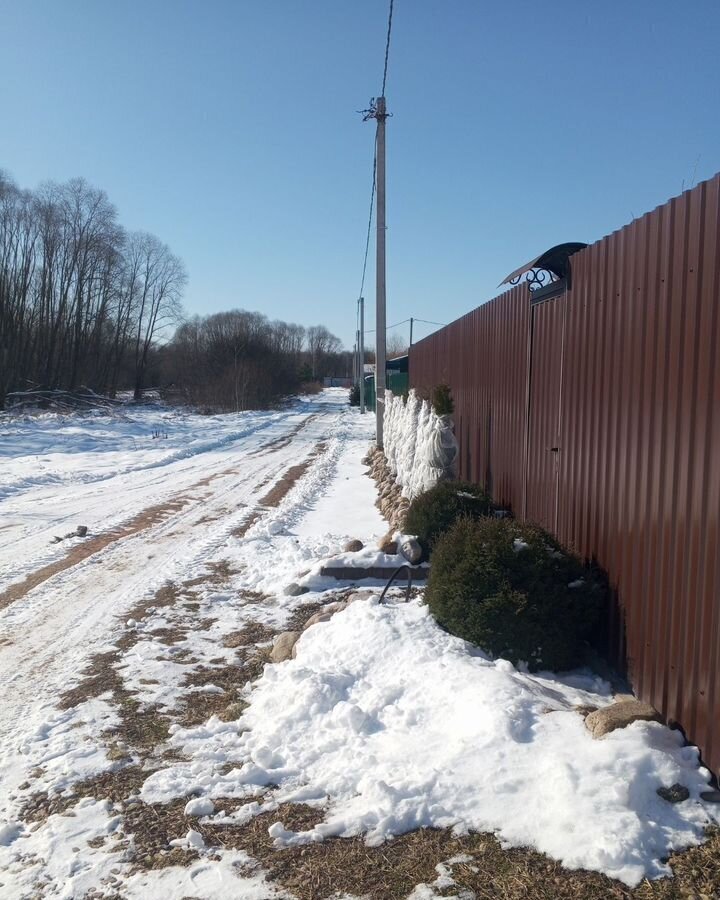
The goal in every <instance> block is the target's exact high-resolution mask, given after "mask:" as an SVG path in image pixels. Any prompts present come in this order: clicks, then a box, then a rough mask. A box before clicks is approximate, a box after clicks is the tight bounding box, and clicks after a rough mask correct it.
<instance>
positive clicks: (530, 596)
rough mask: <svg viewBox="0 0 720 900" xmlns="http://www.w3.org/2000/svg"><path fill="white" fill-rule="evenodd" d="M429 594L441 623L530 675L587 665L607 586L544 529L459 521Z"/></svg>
mask: <svg viewBox="0 0 720 900" xmlns="http://www.w3.org/2000/svg"><path fill="white" fill-rule="evenodd" d="M425 597H426V601H427V604H428V606H429V607H430V610H431V611H432V613H433V615H434V616H435V618H436V620H437V622H438V624H440V625H441V626H442V627H443V628H445V629H446V630H447V631H449V632H450V633H451V634H455V635H457V636H458V637H462V638H465V640H468V641H472V643H473V644H477V645H478V646H479V647H481V648H482V649H483V650H485V651H487V652H489V653H490V654H492V655H493V656H496V657H503V658H504V659H509V660H511V661H512V662H513V663H517V662H519V661H524V662H526V663H527V664H528V667H529V668H530V670H531V671H534V670H536V669H551V670H554V671H559V670H563V669H568V668H572V667H573V666H576V665H578V664H580V663H581V662H582V659H583V655H584V652H585V649H586V648H585V643H584V642H585V639H586V638H587V637H588V636H589V635H590V633H591V632H592V630H593V628H594V627H595V626H596V624H597V622H598V619H599V616H600V612H601V609H602V605H603V602H604V599H605V591H604V586H603V584H602V582H601V581H600V580H599V578H598V577H597V576H596V575H595V574H594V573H593V572H591V571H590V570H588V569H587V568H585V567H584V566H583V565H582V564H581V562H580V561H579V560H578V559H576V558H575V557H574V556H572V555H571V554H569V553H568V552H567V551H566V550H564V549H563V548H562V547H561V546H560V544H558V542H557V541H556V540H555V539H554V538H553V537H552V536H551V535H550V534H548V533H547V532H546V531H543V529H542V528H538V527H536V526H533V525H526V524H523V523H520V522H517V521H513V520H509V519H491V518H485V519H477V520H473V519H469V518H465V519H460V520H459V521H458V522H456V523H455V525H454V526H453V527H452V528H451V529H450V530H449V531H448V532H447V533H446V534H444V535H443V536H442V538H441V539H440V540H439V541H438V542H437V545H436V546H435V549H434V551H433V556H432V571H431V573H430V578H429V581H428V586H427V590H426V592H425Z"/></svg>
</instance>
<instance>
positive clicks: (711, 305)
mask: <svg viewBox="0 0 720 900" xmlns="http://www.w3.org/2000/svg"><path fill="white" fill-rule="evenodd" d="M719 241H720V175H718V176H716V177H715V178H713V179H712V180H711V181H708V182H704V183H702V184H700V185H698V186H697V187H696V188H694V189H693V190H692V191H688V192H686V193H684V194H683V195H682V196H681V197H677V198H675V199H673V200H671V201H670V202H669V203H667V204H666V205H664V206H662V207H659V208H658V209H656V210H654V211H653V212H651V213H648V214H647V215H645V216H643V217H642V218H641V219H637V220H635V221H634V222H632V224H630V225H628V226H627V227H625V228H623V229H621V230H620V231H617V232H615V233H613V234H611V235H609V236H608V237H606V238H604V239H602V240H600V241H598V242H597V243H595V244H593V245H592V246H590V247H588V248H587V249H585V250H582V251H580V252H579V253H577V254H575V255H574V256H573V257H572V259H571V265H572V282H571V285H572V286H571V289H569V290H567V291H565V292H563V293H561V294H560V295H559V296H557V297H556V298H554V299H551V300H547V301H546V302H543V303H538V304H533V305H531V303H530V294H529V292H528V290H527V287H526V286H525V285H522V284H521V285H519V286H518V287H515V288H513V289H512V290H510V291H508V292H507V293H506V294H503V295H502V296H500V297H498V298H496V299H495V300H492V301H490V302H489V303H487V304H485V305H484V306H481V307H479V308H478V309H476V310H473V311H472V312H471V313H468V315H466V316H464V317H463V318H461V319H458V320H457V321H456V322H453V323H452V324H451V325H448V326H447V327H446V328H443V329H442V330H441V331H438V332H436V333H435V334H433V335H431V336H430V337H428V338H426V339H425V340H423V341H421V342H420V343H418V344H416V345H415V346H413V347H412V348H411V352H410V383H411V385H412V386H413V387H416V388H419V389H421V390H425V391H429V390H430V389H432V387H434V386H435V385H436V384H439V383H443V382H444V383H447V384H449V385H450V387H451V388H452V392H453V398H454V401H455V423H456V433H457V438H458V443H459V445H460V456H459V467H460V471H459V474H460V476H461V477H463V478H468V479H471V480H473V481H476V482H480V483H482V484H485V485H486V486H487V487H488V488H489V489H490V491H491V492H492V494H493V496H494V498H495V499H496V500H497V501H498V502H499V503H503V504H507V505H509V506H510V507H511V508H512V509H513V511H514V512H515V513H516V515H518V516H520V517H527V518H528V519H531V520H533V521H538V522H540V523H541V524H543V525H544V526H545V527H547V528H549V529H550V530H552V531H554V532H555V533H556V534H557V535H558V537H559V538H560V540H561V541H563V542H564V543H565V544H567V545H569V546H571V547H573V548H574V549H575V550H576V551H577V552H578V553H580V554H582V555H583V556H584V557H586V558H587V559H594V560H596V561H597V562H598V563H599V565H600V566H602V568H603V569H605V570H606V571H607V573H608V575H609V578H610V583H611V586H612V587H613V590H614V593H615V596H616V599H617V615H616V618H615V620H614V622H613V625H612V632H613V636H614V643H613V650H614V653H615V655H616V658H617V659H618V661H621V660H622V659H624V658H625V657H626V659H627V668H628V674H629V677H630V680H631V682H632V684H633V687H634V689H635V691H636V693H637V694H638V696H640V697H641V698H643V699H645V700H648V701H649V702H651V703H653V704H654V705H655V706H656V707H657V708H658V709H659V710H660V711H661V712H662V713H663V715H664V716H665V717H666V719H667V720H669V721H676V722H678V723H679V724H680V725H681V726H682V727H683V728H684V730H685V732H686V734H687V735H688V737H689V738H690V739H691V740H692V741H694V742H695V743H697V744H698V746H699V747H700V748H701V751H702V753H703V757H704V759H705V761H706V762H707V763H708V764H709V765H710V766H711V767H712V768H713V769H714V770H716V771H718V770H720V564H719V562H718V555H719V550H720V547H719V541H720V532H719V530H718V524H719V523H718V519H719V518H720V359H718V356H719V352H720V251H719Z"/></svg>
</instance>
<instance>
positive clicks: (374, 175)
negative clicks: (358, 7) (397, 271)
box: [356, 0, 402, 334]
mask: <svg viewBox="0 0 720 900" xmlns="http://www.w3.org/2000/svg"><path fill="white" fill-rule="evenodd" d="M394 2H395V0H390V10H389V12H388V27H387V37H386V39H385V63H384V65H383V80H382V91H381V94H380V96H382V97H384V96H385V86H386V84H387V72H388V59H389V58H390V35H391V33H392V18H393V5H394ZM376 186H377V133H376V135H375V152H374V154H373V172H372V188H371V190H370V214H369V215H368V227H367V236H366V238H365V256H364V258H363V267H362V278H361V279H360V293H359V294H358V297H363V296H364V294H363V292H364V290H365V275H366V273H367V262H368V255H369V253H370V235H371V234H372V221H373V212H374V209H375V189H376ZM359 316H360V309H359V301H358V312H357V317H356V324H359ZM401 324H402V323H401ZM356 331H357V329H356ZM367 333H368V334H372V333H373V332H371V331H370V332H367Z"/></svg>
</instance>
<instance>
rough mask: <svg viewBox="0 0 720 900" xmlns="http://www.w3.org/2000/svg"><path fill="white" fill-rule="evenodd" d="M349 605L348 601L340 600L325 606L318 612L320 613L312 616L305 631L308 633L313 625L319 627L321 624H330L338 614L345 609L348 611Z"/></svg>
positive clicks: (305, 625) (305, 626) (306, 624)
mask: <svg viewBox="0 0 720 900" xmlns="http://www.w3.org/2000/svg"><path fill="white" fill-rule="evenodd" d="M348 605H349V604H348V602H347V601H346V600H338V601H337V602H336V603H328V604H327V606H323V608H322V609H321V610H318V612H316V613H315V614H314V615H312V616H310V618H309V619H308V620H307V622H306V623H305V624H304V625H303V631H307V630H308V628H311V627H312V626H313V625H318V624H319V623H320V622H329V621H330V619H332V617H333V616H334V615H335V613H336V612H342V611H343V610H344V609H347V607H348Z"/></svg>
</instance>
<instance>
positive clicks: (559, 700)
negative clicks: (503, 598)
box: [143, 600, 709, 885]
mask: <svg viewBox="0 0 720 900" xmlns="http://www.w3.org/2000/svg"><path fill="white" fill-rule="evenodd" d="M610 699H611V695H610V692H609V687H608V685H607V684H606V683H605V682H603V681H602V680H601V679H600V678H598V677H597V676H594V675H592V674H590V673H588V672H580V673H575V674H573V675H569V676H566V677H557V676H553V675H551V674H549V673H547V674H541V675H531V674H528V673H527V672H522V671H518V670H517V669H515V667H514V666H513V665H512V664H511V663H509V662H508V661H506V660H496V661H491V660H489V659H487V658H486V657H485V656H484V655H483V654H482V653H480V652H479V651H478V650H477V649H475V648H473V647H471V646H470V645H468V644H466V643H465V642H464V641H462V640H460V639H458V638H454V637H452V636H450V635H448V634H446V633H445V632H443V631H442V630H441V629H440V628H439V627H438V626H437V625H436V624H435V623H434V621H433V619H432V617H431V616H430V614H429V612H428V610H427V607H425V606H424V605H422V604H421V603H419V602H412V603H410V604H402V603H394V604H387V605H385V604H383V605H379V604H378V603H377V601H376V600H369V601H357V602H355V603H353V604H352V605H351V606H350V607H349V608H348V609H347V610H345V611H344V612H341V613H338V614H337V615H335V616H333V618H332V619H331V620H330V621H329V622H326V623H322V624H319V625H316V626H313V627H312V628H311V629H309V630H308V631H307V632H306V633H305V634H303V636H302V637H301V639H300V642H299V644H298V653H297V658H296V659H294V660H291V661H288V662H285V663H282V664H280V665H276V666H268V667H267V668H266V670H265V674H264V675H263V677H262V678H261V679H260V680H259V682H257V684H256V686H255V687H254V689H253V691H252V694H251V695H250V701H251V702H250V706H249V708H248V709H247V710H246V712H245V713H244V715H243V716H242V717H241V718H240V719H239V720H238V721H237V722H232V723H224V722H220V721H218V720H211V721H209V722H208V723H206V724H205V725H203V726H201V727H199V728H191V729H178V730H176V731H175V733H174V734H173V736H172V739H171V743H172V745H173V746H176V747H177V748H178V749H179V750H181V751H182V752H183V753H184V754H185V755H188V756H191V757H192V760H193V762H192V763H191V764H189V765H178V766H176V767H175V768H174V769H171V770H164V771H162V772H158V773H155V774H153V775H151V776H150V777H149V778H148V779H147V781H146V782H145V785H144V787H143V795H144V798H145V799H146V800H147V801H149V802H163V801H167V800H169V799H171V798H173V797H174V796H178V795H180V796H183V795H185V794H187V793H190V792H192V791H197V790H202V791H203V792H204V793H205V794H206V795H207V796H209V797H212V796H213V795H214V794H215V793H216V792H217V793H218V794H220V795H222V794H224V793H225V792H226V791H227V790H228V784H227V781H228V779H229V780H230V781H231V782H232V785H233V786H234V789H235V790H239V791H240V793H243V792H247V793H248V794H252V793H259V792H260V790H261V789H262V788H263V787H264V786H265V785H267V784H277V785H279V790H278V791H277V792H276V793H275V795H274V796H273V803H283V802H287V801H291V802H302V803H311V804H317V805H319V806H322V807H323V808H325V809H326V810H327V812H326V816H325V821H324V822H323V823H322V824H321V825H318V826H317V827H316V828H314V829H313V830H312V831H309V832H304V833H300V834H295V833H292V832H288V831H286V830H285V828H284V827H283V824H282V822H278V823H276V824H275V825H274V826H273V828H272V829H271V834H272V835H273V836H274V837H276V839H277V842H278V844H296V843H304V842H310V841H317V840H322V839H324V838H327V837H330V836H342V837H350V836H354V835H358V834H363V835H365V838H366V841H367V843H368V844H370V845H377V844H379V843H381V842H383V841H385V840H387V839H390V838H392V837H393V836H395V835H398V834H402V833H403V832H406V831H409V830H412V829H415V828H420V827H423V826H432V827H438V828H452V829H454V830H455V831H456V832H459V833H464V832H466V831H467V830H468V829H473V830H476V831H493V832H495V833H497V835H498V836H499V838H500V839H501V840H502V841H503V842H505V843H506V844H507V845H509V846H530V847H534V848H536V849H537V850H540V851H542V852H544V853H547V854H549V855H550V856H552V857H554V858H555V859H559V860H560V861H561V862H562V863H563V864H564V865H565V866H567V867H568V868H586V869H591V870H594V871H599V872H604V873H605V874H607V875H609V876H611V877H613V878H617V879H620V880H621V881H624V882H625V883H626V884H629V885H633V884H636V883H638V882H639V881H640V880H641V879H642V878H643V877H645V876H646V875H649V876H651V877H652V876H659V875H663V874H668V873H669V869H668V868H667V866H666V865H664V864H663V863H661V862H660V858H661V857H663V856H665V855H666V854H667V851H668V849H669V848H680V847H684V846H687V845H689V844H694V843H698V842H699V841H700V840H701V839H702V836H703V828H704V826H705V825H707V824H708V822H709V807H707V806H706V805H705V804H703V803H702V802H701V801H700V800H699V793H700V791H701V790H703V789H706V788H707V782H708V777H709V773H708V772H707V771H706V770H705V769H703V768H701V767H699V764H698V752H697V749H696V748H695V747H685V746H683V740H682V736H681V735H680V733H679V732H677V731H670V730H669V729H667V728H665V727H664V726H662V725H659V724H657V723H647V722H638V723H635V724H633V725H632V726H630V727H628V728H626V729H623V730H619V731H615V732H613V733H611V734H609V735H607V736H606V737H605V738H604V739H602V740H594V739H593V738H592V737H591V735H590V733H589V732H588V731H587V729H586V728H585V726H584V723H583V718H582V716H581V715H580V714H579V712H578V711H577V709H576V707H582V706H589V705H593V706H603V705H606V704H607V703H608V702H609V701H610ZM219 761H224V762H225V761H226V762H233V763H235V764H236V765H237V769H236V770H233V772H232V774H231V776H230V777H229V776H227V775H225V776H217V777H213V776H211V775H210V774H209V773H210V771H211V768H212V767H213V765H217V764H218V762H219ZM675 782H680V783H681V784H684V785H686V786H687V787H688V788H689V789H690V792H691V799H690V800H689V801H687V802H686V803H684V804H682V805H678V806H673V805H671V804H668V803H667V802H666V801H664V800H662V799H661V798H660V797H659V796H658V795H657V793H656V789H657V788H658V787H660V786H662V785H670V784H674V783H675ZM261 808H262V809H267V808H268V806H267V805H265V806H263V807H261ZM258 811H259V810H258Z"/></svg>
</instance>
